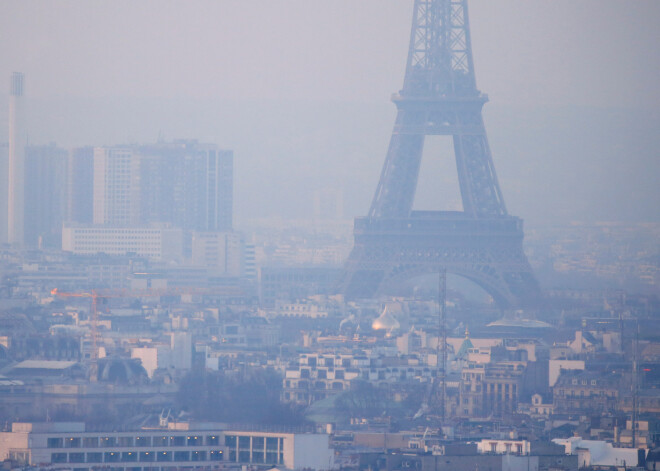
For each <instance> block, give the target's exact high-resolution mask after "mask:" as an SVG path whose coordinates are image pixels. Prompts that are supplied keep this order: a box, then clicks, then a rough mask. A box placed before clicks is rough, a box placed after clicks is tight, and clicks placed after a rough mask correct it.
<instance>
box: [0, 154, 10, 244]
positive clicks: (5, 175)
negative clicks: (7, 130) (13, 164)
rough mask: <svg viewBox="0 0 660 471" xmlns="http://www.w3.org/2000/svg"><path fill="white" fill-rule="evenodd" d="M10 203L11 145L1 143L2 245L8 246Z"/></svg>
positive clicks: (0, 208) (0, 236) (0, 206)
mask: <svg viewBox="0 0 660 471" xmlns="http://www.w3.org/2000/svg"><path fill="white" fill-rule="evenodd" d="M8 201H9V144H8V143H6V142H1V143H0V244H6V243H7V240H8V239H7V238H8V237H9V232H8V231H9V229H8V225H7V221H8V219H7V208H8V205H9V203H8Z"/></svg>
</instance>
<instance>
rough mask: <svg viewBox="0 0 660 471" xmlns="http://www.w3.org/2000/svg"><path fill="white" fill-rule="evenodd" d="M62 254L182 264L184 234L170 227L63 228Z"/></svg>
mask: <svg viewBox="0 0 660 471" xmlns="http://www.w3.org/2000/svg"><path fill="white" fill-rule="evenodd" d="M62 250H64V251H68V252H72V253H74V254H81V255H94V254H98V253H105V254H107V255H129V254H132V255H135V256H138V257H145V258H148V259H151V260H155V261H169V260H174V261H176V260H181V258H182V257H183V232H182V231H181V229H178V228H172V227H158V226H154V227H131V226H123V227H122V226H97V225H80V226H76V225H68V224H67V225H65V226H64V227H63V228H62Z"/></svg>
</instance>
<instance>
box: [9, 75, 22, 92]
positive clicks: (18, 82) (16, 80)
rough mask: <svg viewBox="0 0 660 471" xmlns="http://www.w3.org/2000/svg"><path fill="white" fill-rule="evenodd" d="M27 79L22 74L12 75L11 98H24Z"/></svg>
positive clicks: (10, 84)
mask: <svg viewBox="0 0 660 471" xmlns="http://www.w3.org/2000/svg"><path fill="white" fill-rule="evenodd" d="M24 80H25V77H24V75H23V73H22V72H14V73H12V74H11V78H10V81H9V94H10V95H11V96H23V82H24Z"/></svg>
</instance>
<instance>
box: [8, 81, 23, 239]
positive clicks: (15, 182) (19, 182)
mask: <svg viewBox="0 0 660 471" xmlns="http://www.w3.org/2000/svg"><path fill="white" fill-rule="evenodd" d="M23 79H24V77H23V74H22V73H21V72H14V73H13V74H12V75H11V81H10V85H9V171H8V174H9V182H8V188H9V193H8V205H7V219H8V224H7V227H8V242H9V243H10V244H13V245H17V246H21V245H23V230H24V226H25V224H24V217H25V131H24V126H25V123H24V116H23V115H24V113H25V111H24V106H25V105H24V103H23V100H24V99H23Z"/></svg>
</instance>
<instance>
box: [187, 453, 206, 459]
mask: <svg viewBox="0 0 660 471" xmlns="http://www.w3.org/2000/svg"><path fill="white" fill-rule="evenodd" d="M190 461H206V452H205V451H193V452H192V453H190Z"/></svg>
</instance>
